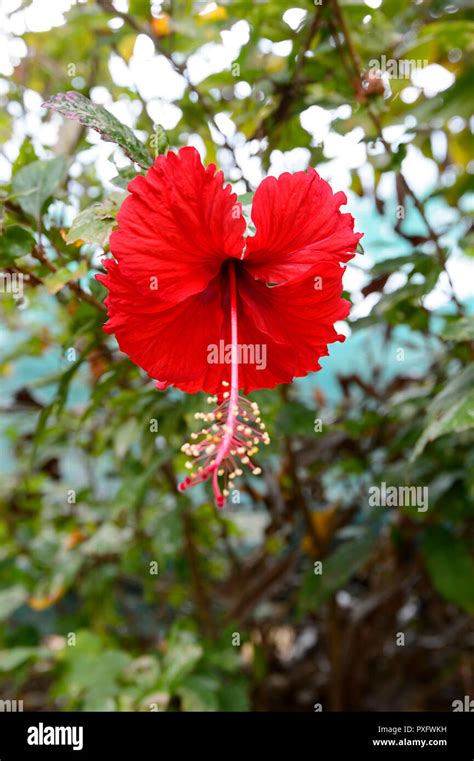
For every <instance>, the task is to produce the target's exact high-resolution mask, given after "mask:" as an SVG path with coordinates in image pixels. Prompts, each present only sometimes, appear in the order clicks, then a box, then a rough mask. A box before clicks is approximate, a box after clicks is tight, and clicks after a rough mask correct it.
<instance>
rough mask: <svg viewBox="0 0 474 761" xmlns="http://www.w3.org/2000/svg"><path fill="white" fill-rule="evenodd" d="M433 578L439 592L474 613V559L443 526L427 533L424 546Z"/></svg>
mask: <svg viewBox="0 0 474 761" xmlns="http://www.w3.org/2000/svg"><path fill="white" fill-rule="evenodd" d="M422 550H423V555H424V558H425V562H426V567H427V568H428V571H429V574H430V576H431V579H432V581H433V584H434V586H435V587H436V589H437V590H438V592H439V593H440V594H441V595H443V597H445V598H446V599H447V600H450V601H451V602H454V603H456V605H459V607H460V608H463V609H464V610H466V611H467V612H468V613H474V584H473V583H472V582H473V579H474V558H473V557H472V555H471V554H470V553H469V552H468V549H467V547H466V545H465V544H464V543H463V542H461V541H460V540H459V539H458V538H457V537H455V536H453V535H452V534H451V532H450V531H448V530H447V529H444V528H442V527H441V526H434V527H431V528H429V529H428V530H427V532H426V534H425V536H424V539H423V544H422Z"/></svg>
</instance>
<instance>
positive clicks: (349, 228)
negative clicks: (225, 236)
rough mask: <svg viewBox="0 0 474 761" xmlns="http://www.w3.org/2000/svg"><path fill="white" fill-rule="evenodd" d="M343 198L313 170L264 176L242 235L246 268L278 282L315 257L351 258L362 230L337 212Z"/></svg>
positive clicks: (311, 263) (301, 271)
mask: <svg viewBox="0 0 474 761" xmlns="http://www.w3.org/2000/svg"><path fill="white" fill-rule="evenodd" d="M346 203H347V198H346V196H345V194H344V193H342V192H339V193H336V194H334V193H333V191H332V190H331V187H330V186H329V185H328V183H327V182H326V181H325V180H323V179H322V178H321V177H320V176H319V174H318V173H317V172H316V171H315V170H314V169H309V170H308V172H296V173H295V174H288V173H285V174H282V175H281V176H280V177H279V178H278V179H275V177H267V178H266V179H265V180H263V182H262V183H261V184H260V186H259V187H258V189H257V191H256V193H255V196H254V200H253V204H252V220H253V222H254V224H255V227H256V233H255V235H254V236H252V237H250V238H247V248H246V254H245V260H246V264H247V267H248V270H249V271H250V272H251V273H252V275H253V276H254V277H255V278H257V279H259V280H265V281H266V282H267V283H281V282H285V281H289V280H291V279H293V278H295V277H298V276H301V275H304V273H305V272H307V271H308V270H309V269H310V268H311V267H314V266H315V265H316V264H318V262H321V261H324V260H327V261H342V262H345V261H348V260H349V259H351V258H352V256H353V253H354V252H355V250H356V247H357V243H358V241H359V240H360V238H361V237H362V234H361V233H355V232H354V219H353V217H352V215H351V214H342V213H341V212H340V211H339V207H340V206H342V205H344V204H346Z"/></svg>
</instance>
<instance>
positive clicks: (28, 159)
mask: <svg viewBox="0 0 474 761" xmlns="http://www.w3.org/2000/svg"><path fill="white" fill-rule="evenodd" d="M37 160H38V156H37V155H36V153H35V149H34V148H33V143H32V142H31V140H30V139H29V138H28V137H25V139H24V140H23V142H22V144H21V146H20V151H19V153H18V156H17V157H16V159H15V161H14V162H13V164H12V177H14V176H15V174H16V173H17V172H18V171H19V170H20V169H21V168H22V167H24V166H27V164H31V163H32V162H33V161H37Z"/></svg>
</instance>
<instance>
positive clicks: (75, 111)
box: [43, 90, 153, 169]
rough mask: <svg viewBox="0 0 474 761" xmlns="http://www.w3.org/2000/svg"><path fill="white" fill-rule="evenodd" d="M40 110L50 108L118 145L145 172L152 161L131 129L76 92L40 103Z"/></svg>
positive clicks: (63, 94)
mask: <svg viewBox="0 0 474 761" xmlns="http://www.w3.org/2000/svg"><path fill="white" fill-rule="evenodd" d="M43 108H51V109H52V110H53V111H58V113H60V114H62V115H63V116H65V117H66V119H72V120H74V121H77V122H79V123H80V124H83V125H84V126H85V127H90V129H94V130H95V131H96V132H98V133H99V135H100V136H101V138H102V140H105V141H106V142H108V143H117V145H119V146H120V147H121V148H122V150H123V151H124V153H125V154H126V155H127V156H128V157H129V158H130V159H131V160H132V161H135V162H136V163H137V164H140V166H142V167H143V168H144V169H148V168H149V167H150V166H151V165H152V163H153V161H152V158H151V156H150V154H149V153H148V151H147V149H146V148H145V146H144V145H143V143H141V142H140V140H138V138H137V137H135V135H134V133H133V131H132V130H131V129H130V127H127V126H126V125H125V124H122V123H121V122H119V120H118V119H117V118H116V117H115V116H113V114H111V113H110V111H107V109H106V108H104V107H103V106H98V105H96V104H95V103H92V101H90V100H89V98H86V97H85V96H84V95H81V93H79V92H75V91H74V90H69V91H68V92H64V93H58V95H53V96H52V97H51V98H49V100H47V101H45V103H43Z"/></svg>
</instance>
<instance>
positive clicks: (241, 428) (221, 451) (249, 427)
mask: <svg viewBox="0 0 474 761" xmlns="http://www.w3.org/2000/svg"><path fill="white" fill-rule="evenodd" d="M223 385H224V386H225V383H223ZM216 398H217V397H208V401H209V400H210V399H212V400H213V399H216ZM221 399H222V401H221V403H220V404H218V406H217V407H216V408H215V409H214V410H212V412H210V413H208V414H206V415H205V414H204V413H202V412H201V413H200V412H198V413H195V416H194V417H195V418H196V419H197V420H212V421H213V423H212V425H211V426H210V428H209V429H208V428H203V429H202V430H201V431H200V432H194V433H192V434H191V439H192V442H193V443H192V444H190V443H186V444H184V445H183V446H182V448H181V451H182V452H184V454H186V455H187V456H188V457H190V458H191V457H192V458H193V459H192V462H190V460H188V461H187V462H186V468H188V469H192V468H194V469H195V470H194V472H193V473H191V474H190V476H187V477H186V478H185V479H184V481H183V483H182V484H180V489H181V491H185V490H186V489H187V488H188V487H189V486H194V485H195V484H198V483H201V482H202V481H206V480H207V479H208V478H211V477H212V481H213V489H214V494H215V502H216V505H217V507H223V505H224V503H225V498H226V497H228V496H229V493H230V490H232V489H234V488H235V478H237V477H239V476H242V475H243V470H242V468H240V467H239V465H240V464H243V465H247V466H248V467H249V469H250V471H251V472H252V473H253V474H255V475H259V474H260V473H261V469H260V468H258V467H256V466H255V464H254V463H253V462H252V459H251V458H252V457H254V456H255V455H256V454H257V453H258V451H259V445H262V444H268V443H269V442H270V438H269V436H268V433H267V432H266V431H265V430H264V427H263V428H262V425H263V424H262V422H261V419H260V417H259V415H260V410H259V408H258V405H257V404H256V402H249V401H248V400H247V399H245V398H244V397H236V396H235V395H234V394H232V398H231V395H230V394H229V393H228V392H224V393H223V394H221ZM219 482H222V483H221V487H220V486H219ZM221 488H222V493H221Z"/></svg>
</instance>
